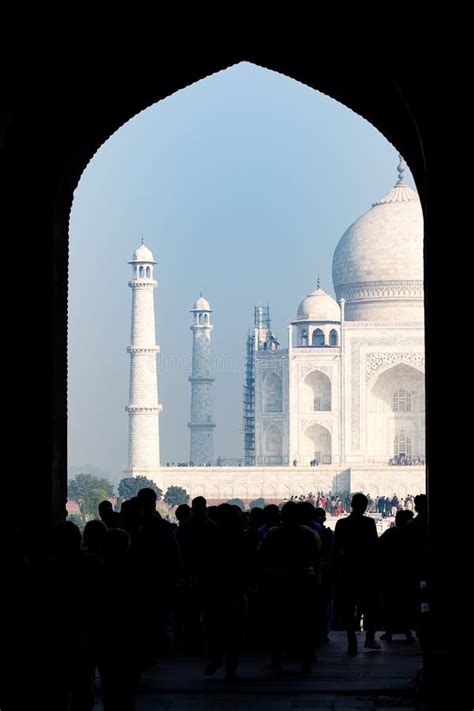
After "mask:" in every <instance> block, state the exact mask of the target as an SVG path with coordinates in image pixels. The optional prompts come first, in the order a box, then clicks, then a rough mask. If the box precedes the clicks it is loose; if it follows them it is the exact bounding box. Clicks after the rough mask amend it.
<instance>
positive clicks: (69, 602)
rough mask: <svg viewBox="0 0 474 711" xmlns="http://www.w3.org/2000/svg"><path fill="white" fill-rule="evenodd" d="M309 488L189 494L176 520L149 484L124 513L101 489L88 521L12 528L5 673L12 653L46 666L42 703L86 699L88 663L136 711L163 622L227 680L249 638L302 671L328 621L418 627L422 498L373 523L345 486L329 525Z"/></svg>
mask: <svg viewBox="0 0 474 711" xmlns="http://www.w3.org/2000/svg"><path fill="white" fill-rule="evenodd" d="M309 498H310V497H308V499H309ZM312 498H313V499H314V502H313V501H311V500H306V501H298V502H296V501H294V500H293V501H287V502H286V503H285V504H284V505H283V507H282V508H281V510H280V508H279V507H278V506H277V505H276V504H270V505H268V506H265V507H264V508H263V509H261V508H258V507H255V508H253V509H252V510H251V511H246V512H243V511H242V510H241V509H240V508H239V507H238V506H235V505H231V504H228V503H224V504H220V505H219V506H207V502H206V500H205V499H204V498H203V497H201V496H198V497H196V498H195V499H193V501H192V505H191V506H189V505H188V504H182V505H181V506H178V507H177V509H176V520H177V524H172V523H170V522H168V521H166V520H165V519H164V518H163V517H162V516H161V515H160V514H159V513H158V512H157V510H156V493H155V492H154V491H153V490H152V489H149V488H144V489H141V490H140V491H139V493H138V495H137V496H136V497H134V498H132V499H130V500H127V501H124V502H123V503H122V505H121V510H120V512H116V511H114V510H113V508H112V504H111V503H110V502H109V501H103V502H102V503H101V504H100V506H99V511H98V513H99V517H98V519H97V520H93V521H89V522H88V523H87V524H86V526H85V528H84V531H83V534H81V531H80V529H79V528H78V527H77V526H76V525H75V524H74V523H72V522H69V521H65V522H64V523H60V524H59V525H57V526H56V527H55V528H54V529H53V530H52V531H51V532H50V535H49V538H48V540H47V542H45V543H41V541H40V540H39V539H38V537H37V536H36V537H35V536H34V535H31V536H28V535H25V534H24V533H23V534H22V535H21V536H20V535H19V532H16V536H15V537H14V540H13V541H12V542H11V545H10V546H9V554H10V556H9V566H10V567H9V569H8V570H7V573H8V574H7V576H6V578H5V579H6V580H7V581H8V585H7V586H6V594H7V603H9V604H10V608H11V611H12V614H11V618H10V619H9V621H8V624H7V625H6V626H5V627H6V628H5V630H4V637H3V647H4V648H5V647H6V648H7V649H8V652H9V656H8V664H7V672H9V673H10V677H9V678H10V679H11V680H13V683H14V679H15V669H14V668H12V664H13V666H15V665H18V666H19V667H20V668H21V674H22V676H23V677H24V678H30V677H29V675H30V674H31V679H33V678H34V679H37V684H41V683H42V681H41V680H45V679H46V680H51V679H52V678H54V684H53V691H51V689H50V690H49V694H53V695H54V696H55V698H53V699H51V698H50V699H49V705H47V707H48V708H63V706H61V705H60V704H61V700H65V699H69V700H71V698H73V699H75V701H76V703H77V706H76V708H81V709H89V708H92V705H93V699H94V674H95V669H96V668H97V669H98V671H99V673H100V677H101V683H102V689H103V696H104V709H105V710H106V711H107V710H109V711H110V710H114V711H115V710H116V709H129V710H131V709H133V708H134V701H133V700H134V697H135V694H136V691H137V687H138V683H139V679H140V675H141V672H142V670H143V669H145V668H147V667H149V666H150V665H152V664H154V663H155V662H156V660H157V659H158V658H159V656H160V654H163V653H164V651H166V645H167V641H168V639H169V633H170V630H174V635H175V637H176V638H178V639H180V640H182V642H183V644H186V643H192V642H193V641H194V642H195V641H196V640H201V641H202V642H203V643H205V649H206V654H207V659H206V660H205V662H203V672H204V674H206V675H212V674H214V673H215V672H216V671H217V669H219V667H220V666H221V665H225V672H226V677H227V678H228V679H231V680H235V679H237V670H238V664H239V660H240V657H241V654H242V650H243V649H244V641H246V643H248V642H249V640H250V641H253V643H256V644H258V645H259V646H260V648H262V649H266V650H268V654H269V667H270V668H271V669H273V670H276V671H278V670H281V668H282V664H283V663H284V662H285V660H286V659H288V658H293V659H295V660H297V661H298V663H299V664H300V665H301V672H302V673H303V674H305V675H307V674H309V673H310V672H311V670H312V665H313V664H314V663H315V661H316V649H317V647H320V646H322V645H323V644H326V643H327V642H328V641H329V635H330V631H331V629H332V628H334V626H337V624H339V625H342V627H343V628H344V629H346V631H347V642H348V647H347V652H348V653H349V654H356V653H357V652H358V646H357V635H356V630H357V629H360V619H361V615H363V620H364V624H365V630H366V635H365V642H364V646H365V647H367V648H369V649H379V648H380V644H379V642H378V641H377V640H376V638H375V631H376V627H377V626H378V623H379V622H380V621H382V623H383V626H384V628H385V634H384V639H385V640H387V641H390V640H391V639H392V636H393V634H396V633H399V632H400V633H403V634H404V635H405V637H406V640H407V641H413V639H414V638H413V630H416V629H417V627H418V617H417V590H418V583H419V579H420V577H421V576H422V575H424V572H425V571H424V565H425V554H426V545H427V540H426V536H427V533H426V497H425V496H423V495H420V496H417V497H415V499H414V509H415V511H416V513H417V516H416V517H414V514H413V511H410V510H406V509H405V510H401V511H398V513H397V516H396V527H395V528H393V529H390V530H389V531H387V532H386V533H385V534H383V535H382V536H381V537H380V538H378V536H377V532H376V527H375V522H374V520H373V518H371V517H370V516H366V515H365V513H366V509H367V506H368V500H367V497H366V496H365V495H364V494H355V495H354V496H353V497H352V499H351V501H350V505H351V514H350V515H349V516H347V517H344V518H341V519H340V520H339V521H338V522H337V524H336V527H335V531H334V533H333V532H332V531H331V530H330V529H329V528H327V527H326V525H325V520H326V510H328V501H331V500H332V499H333V498H334V497H325V496H324V495H319V494H318V495H317V497H312ZM322 503H324V504H325V506H321V505H320V504H322ZM315 504H316V505H315ZM30 533H32V534H34V531H30ZM381 601H382V604H381ZM15 611H16V612H15ZM73 629H74V631H75V634H72V630H73ZM46 640H47V642H46ZM203 649H204V647H203ZM12 660H13V661H12ZM38 671H39V672H41V673H40V675H39V677H35V673H36V672H38ZM40 691H41V689H40V688H38V687H36V688H35V694H36V696H35V699H37V698H41V694H40ZM15 693H19V692H18V688H16V692H15ZM72 707H74V706H73V705H71V708H72ZM64 708H68V707H67V706H64Z"/></svg>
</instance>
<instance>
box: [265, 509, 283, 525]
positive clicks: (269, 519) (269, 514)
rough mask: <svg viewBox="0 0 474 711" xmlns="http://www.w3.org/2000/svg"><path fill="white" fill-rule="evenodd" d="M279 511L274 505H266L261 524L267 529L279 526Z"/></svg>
mask: <svg viewBox="0 0 474 711" xmlns="http://www.w3.org/2000/svg"><path fill="white" fill-rule="evenodd" d="M280 520H281V516H280V509H279V508H278V506H277V505H276V504H268V506H265V508H264V509H263V522H264V523H265V525H266V526H268V528H272V527H273V526H279V525H280Z"/></svg>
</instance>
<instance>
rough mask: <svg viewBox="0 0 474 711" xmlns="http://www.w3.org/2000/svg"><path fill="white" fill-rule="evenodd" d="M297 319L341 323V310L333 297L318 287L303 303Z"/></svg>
mask: <svg viewBox="0 0 474 711" xmlns="http://www.w3.org/2000/svg"><path fill="white" fill-rule="evenodd" d="M297 318H298V320H299V321H340V320H341V309H340V308H339V304H338V303H337V301H335V300H334V299H333V298H332V296H329V294H326V292H325V291H323V290H322V289H320V288H319V287H318V288H317V289H316V291H313V293H312V294H308V296H307V297H306V299H304V301H302V302H301V304H300V305H299V307H298V314H297Z"/></svg>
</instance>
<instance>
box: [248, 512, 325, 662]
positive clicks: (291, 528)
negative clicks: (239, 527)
mask: <svg viewBox="0 0 474 711" xmlns="http://www.w3.org/2000/svg"><path fill="white" fill-rule="evenodd" d="M281 518H282V523H281V526H279V527H277V528H272V529H270V531H269V532H268V533H267V534H266V536H265V537H264V539H263V541H262V543H261V546H260V549H259V550H260V557H261V563H262V569H263V596H264V602H263V604H264V606H265V609H266V611H267V616H268V622H269V636H270V645H271V664H270V666H271V668H273V669H280V667H281V658H282V652H283V650H284V649H288V645H290V646H291V647H292V648H294V649H295V651H296V653H297V654H298V656H299V657H300V659H301V662H302V671H303V672H304V673H305V674H308V673H310V671H311V663H312V660H313V658H314V643H315V634H316V623H317V620H316V614H315V610H316V605H317V589H318V585H319V547H318V538H317V537H316V535H315V533H314V531H312V530H311V529H310V528H309V527H308V526H304V525H301V524H300V523H299V510H298V505H297V504H296V503H295V502H293V501H288V502H287V503H286V504H285V505H284V506H283V508H282V511H281Z"/></svg>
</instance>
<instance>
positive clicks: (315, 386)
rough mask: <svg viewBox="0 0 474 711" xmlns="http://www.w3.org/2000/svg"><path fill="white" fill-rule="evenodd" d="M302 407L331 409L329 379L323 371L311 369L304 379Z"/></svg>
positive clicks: (319, 409) (315, 409) (318, 410)
mask: <svg viewBox="0 0 474 711" xmlns="http://www.w3.org/2000/svg"><path fill="white" fill-rule="evenodd" d="M302 395H303V398H304V401H303V402H304V409H305V410H306V411H308V410H309V411H310V410H313V411H317V412H321V411H322V412H328V411H330V410H331V380H330V379H329V378H328V376H327V375H326V374H325V373H321V371H319V370H313V371H312V372H311V373H309V374H308V375H307V376H306V378H305V380H304V391H303V393H302Z"/></svg>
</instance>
